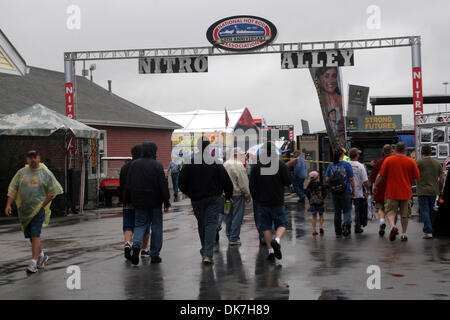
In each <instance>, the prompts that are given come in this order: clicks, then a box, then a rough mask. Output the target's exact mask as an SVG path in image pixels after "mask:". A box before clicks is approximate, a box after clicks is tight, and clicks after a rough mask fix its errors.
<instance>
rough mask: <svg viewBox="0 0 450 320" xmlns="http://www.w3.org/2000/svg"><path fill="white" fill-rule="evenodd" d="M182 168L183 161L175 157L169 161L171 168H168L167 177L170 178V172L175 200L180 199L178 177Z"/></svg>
mask: <svg viewBox="0 0 450 320" xmlns="http://www.w3.org/2000/svg"><path fill="white" fill-rule="evenodd" d="M180 170H181V163H180V162H179V161H176V160H175V159H173V160H172V161H170V163H169V168H168V169H167V174H166V178H169V174H170V176H171V177H172V185H173V201H174V202H177V201H178V177H179V174H180Z"/></svg>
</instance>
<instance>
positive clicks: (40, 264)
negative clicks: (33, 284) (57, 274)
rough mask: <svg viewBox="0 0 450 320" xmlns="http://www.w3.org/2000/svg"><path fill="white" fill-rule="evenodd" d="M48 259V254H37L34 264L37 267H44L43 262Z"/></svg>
mask: <svg viewBox="0 0 450 320" xmlns="http://www.w3.org/2000/svg"><path fill="white" fill-rule="evenodd" d="M47 261H48V255H47V254H46V253H44V256H39V257H38V259H37V263H36V266H37V268H38V269H43V268H44V267H45V264H46V263H47Z"/></svg>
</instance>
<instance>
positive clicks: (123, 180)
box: [119, 161, 132, 206]
mask: <svg viewBox="0 0 450 320" xmlns="http://www.w3.org/2000/svg"><path fill="white" fill-rule="evenodd" d="M131 162H132V161H128V162H127V163H125V164H124V165H123V166H122V168H121V169H120V175H119V191H120V197H121V198H120V199H121V201H122V202H123V204H124V206H125V189H126V188H125V187H126V185H127V176H128V170H129V169H130V165H131Z"/></svg>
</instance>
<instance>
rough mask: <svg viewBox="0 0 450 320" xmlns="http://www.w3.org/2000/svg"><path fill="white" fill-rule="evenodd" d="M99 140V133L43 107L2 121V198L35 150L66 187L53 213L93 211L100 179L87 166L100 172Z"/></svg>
mask: <svg viewBox="0 0 450 320" xmlns="http://www.w3.org/2000/svg"><path fill="white" fill-rule="evenodd" d="M99 138H100V131H99V130H97V129H94V128H91V127H89V126H87V125H85V124H83V123H81V122H78V121H76V120H72V119H69V118H68V117H66V116H64V115H62V114H60V113H58V112H56V111H53V110H51V109H49V108H46V107H44V106H42V105H40V104H35V105H33V106H31V107H29V108H26V109H24V110H21V111H19V112H17V113H13V114H10V115H7V116H4V117H2V118H0V150H1V155H2V156H1V157H0V171H1V174H0V194H3V195H5V194H6V193H7V189H8V185H9V182H10V181H11V179H12V177H13V176H14V174H15V173H16V172H17V170H19V169H20V168H22V167H23V166H24V165H25V154H26V152H27V151H28V150H31V149H36V150H39V151H40V153H41V161H42V162H43V163H45V164H46V165H47V167H48V168H49V169H50V170H51V171H52V172H53V173H54V174H55V176H56V178H57V179H58V181H59V182H60V183H61V185H62V186H64V192H65V194H66V196H65V197H57V198H56V199H55V201H54V202H53V205H52V206H53V210H54V212H55V213H56V214H58V213H59V214H63V213H65V212H67V209H68V208H71V209H72V210H73V211H77V210H80V211H82V210H83V207H84V206H85V205H86V206H88V207H90V206H92V207H94V206H95V205H96V204H97V198H98V175H94V176H89V175H86V174H85V173H86V167H87V166H93V167H95V168H98V156H97V150H98V139H99ZM68 145H69V146H72V149H68V148H67V146H68ZM68 150H69V151H68ZM91 171H92V170H91ZM94 172H98V170H94ZM80 195H81V196H80ZM5 201H6V197H1V199H0V206H1V207H2V208H3V207H4V205H5Z"/></svg>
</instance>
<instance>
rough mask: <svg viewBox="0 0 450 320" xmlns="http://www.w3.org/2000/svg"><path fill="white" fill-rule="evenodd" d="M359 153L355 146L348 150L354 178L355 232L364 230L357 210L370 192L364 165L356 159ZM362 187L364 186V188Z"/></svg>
mask: <svg viewBox="0 0 450 320" xmlns="http://www.w3.org/2000/svg"><path fill="white" fill-rule="evenodd" d="M360 153H361V150H358V149H357V148H351V149H350V151H349V156H350V165H351V166H352V169H353V175H354V176H353V179H355V192H354V198H353V204H354V205H355V233H362V232H363V231H364V230H363V229H362V228H361V219H360V216H359V212H360V209H361V207H362V205H363V203H364V200H365V198H367V196H368V195H369V192H370V184H369V179H368V178H367V171H366V167H365V166H364V165H363V164H362V163H361V162H359V161H358V160H359V155H360ZM363 187H365V190H364V188H363Z"/></svg>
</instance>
